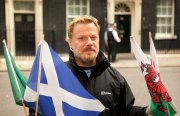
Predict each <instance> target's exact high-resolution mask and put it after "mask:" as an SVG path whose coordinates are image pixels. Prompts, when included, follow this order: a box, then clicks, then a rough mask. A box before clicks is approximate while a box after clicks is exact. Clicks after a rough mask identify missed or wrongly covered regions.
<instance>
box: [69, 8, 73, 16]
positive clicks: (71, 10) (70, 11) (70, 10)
mask: <svg viewBox="0 0 180 116" xmlns="http://www.w3.org/2000/svg"><path fill="white" fill-rule="evenodd" d="M68 14H69V15H73V14H74V13H73V8H72V7H69V8H68Z"/></svg>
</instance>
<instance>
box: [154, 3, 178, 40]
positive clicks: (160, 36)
mask: <svg viewBox="0 0 180 116" xmlns="http://www.w3.org/2000/svg"><path fill="white" fill-rule="evenodd" d="M169 7H172V13H171V14H170V15H167V14H156V18H157V19H158V18H164V19H167V18H171V24H170V26H171V33H168V32H167V29H168V27H165V31H166V32H165V33H164V32H157V30H156V34H155V39H157V40H162V39H176V38H177V37H176V35H174V7H175V5H174V0H172V6H169V5H157V6H156V8H157V9H159V8H169ZM161 25H162V23H161V22H160V24H157V23H156V29H157V28H158V27H159V28H161V29H160V30H162V28H164V27H162V26H169V25H168V23H166V22H165V23H164V24H163V25H162V26H161Z"/></svg>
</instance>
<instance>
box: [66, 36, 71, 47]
mask: <svg viewBox="0 0 180 116" xmlns="http://www.w3.org/2000/svg"><path fill="white" fill-rule="evenodd" d="M66 42H67V43H68V45H69V48H70V49H71V48H72V47H71V39H69V38H68V39H66Z"/></svg>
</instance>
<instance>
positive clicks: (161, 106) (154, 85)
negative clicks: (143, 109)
mask: <svg viewBox="0 0 180 116" xmlns="http://www.w3.org/2000/svg"><path fill="white" fill-rule="evenodd" d="M149 40H150V61H149V60H148V59H147V57H146V55H145V54H144V53H143V51H142V50H141V48H140V47H139V46H138V44H137V43H136V41H135V40H134V39H133V38H132V37H131V47H132V50H133V52H134V55H135V57H136V60H137V62H138V64H139V66H140V68H141V71H142V73H143V75H144V78H145V81H146V84H147V87H148V90H149V93H150V96H151V105H150V110H151V112H152V114H153V116H174V115H175V114H176V113H177V110H176V108H175V105H174V103H173V100H172V98H171V97H170V95H169V93H168V92H167V90H166V88H165V86H164V84H163V83H162V81H161V78H160V73H159V67H158V60H157V56H156V50H155V47H154V43H153V41H152V37H151V33H149Z"/></svg>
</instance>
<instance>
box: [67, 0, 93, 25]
mask: <svg viewBox="0 0 180 116" xmlns="http://www.w3.org/2000/svg"><path fill="white" fill-rule="evenodd" d="M82 15H89V0H67V21H66V22H67V24H69V22H71V21H72V20H73V18H75V17H77V16H82Z"/></svg>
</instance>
